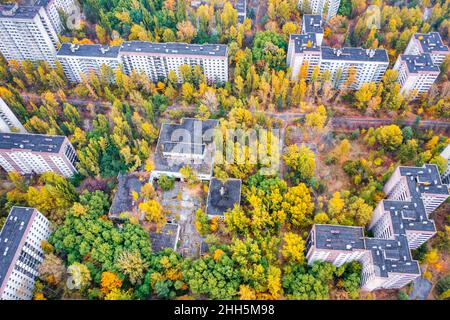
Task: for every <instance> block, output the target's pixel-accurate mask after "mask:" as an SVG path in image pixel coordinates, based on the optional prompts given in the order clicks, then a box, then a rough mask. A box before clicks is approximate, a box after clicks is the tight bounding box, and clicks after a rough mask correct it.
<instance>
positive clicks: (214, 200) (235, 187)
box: [206, 178, 242, 219]
mask: <svg viewBox="0 0 450 320" xmlns="http://www.w3.org/2000/svg"><path fill="white" fill-rule="evenodd" d="M241 188H242V180H240V179H227V180H225V181H222V180H219V179H217V178H212V179H211V181H210V183H209V189H208V198H207V201H206V214H207V215H208V217H209V218H210V219H211V218H214V217H218V218H220V219H224V218H225V212H227V211H228V210H231V209H233V208H234V206H235V205H237V206H239V205H240V203H241Z"/></svg>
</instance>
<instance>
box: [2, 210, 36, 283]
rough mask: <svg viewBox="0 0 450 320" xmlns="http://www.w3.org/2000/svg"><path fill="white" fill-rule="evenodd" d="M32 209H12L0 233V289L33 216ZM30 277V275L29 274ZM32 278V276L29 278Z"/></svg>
mask: <svg viewBox="0 0 450 320" xmlns="http://www.w3.org/2000/svg"><path fill="white" fill-rule="evenodd" d="M34 210H35V209H34V208H25V207H13V208H12V209H11V211H10V213H9V215H8V217H7V218H6V222H5V224H4V225H3V228H2V230H1V232H0V287H1V286H2V284H3V281H4V280H5V277H6V274H7V272H8V269H9V267H10V265H11V263H13V260H14V256H15V254H16V252H17V250H20V249H21V248H19V245H20V242H21V241H22V238H23V237H24V235H25V231H26V229H27V226H28V224H29V223H30V221H31V217H32V216H33V212H34ZM30 275H31V274H30ZM30 277H32V275H31V276H30Z"/></svg>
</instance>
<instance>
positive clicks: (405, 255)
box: [365, 235, 420, 277]
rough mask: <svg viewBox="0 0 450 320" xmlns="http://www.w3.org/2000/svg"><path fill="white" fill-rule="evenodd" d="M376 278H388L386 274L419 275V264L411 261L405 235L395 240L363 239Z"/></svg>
mask: <svg viewBox="0 0 450 320" xmlns="http://www.w3.org/2000/svg"><path fill="white" fill-rule="evenodd" d="M365 241H366V247H367V249H368V250H370V252H371V255H372V261H373V264H374V265H375V266H376V267H377V268H376V269H375V272H376V274H377V276H380V277H388V273H390V272H395V273H411V274H420V269H419V264H418V263H417V261H415V260H412V257H411V251H410V249H409V245H408V239H407V238H406V236H405V235H400V236H396V237H395V239H379V238H365Z"/></svg>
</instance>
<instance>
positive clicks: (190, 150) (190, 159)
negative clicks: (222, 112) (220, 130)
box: [154, 118, 218, 174]
mask: <svg viewBox="0 0 450 320" xmlns="http://www.w3.org/2000/svg"><path fill="white" fill-rule="evenodd" d="M217 125H218V121H217V120H206V121H200V120H198V119H191V118H183V119H182V120H181V123H180V124H176V123H163V124H162V125H161V130H160V133H159V139H158V144H157V146H156V152H155V157H154V162H155V170H156V171H164V172H179V171H180V169H181V168H183V167H184V166H186V165H189V166H190V167H191V168H192V169H193V170H195V171H197V172H198V173H205V174H209V173H211V171H212V165H213V163H212V162H213V156H214V154H213V152H212V151H213V139H212V138H213V134H214V132H213V131H214V130H213V129H214V128H215V127H216V126H217ZM175 151H176V152H175ZM166 152H170V153H172V154H173V156H167V155H164V153H166ZM202 152H203V154H201V153H202ZM176 154H178V156H175V155H176Z"/></svg>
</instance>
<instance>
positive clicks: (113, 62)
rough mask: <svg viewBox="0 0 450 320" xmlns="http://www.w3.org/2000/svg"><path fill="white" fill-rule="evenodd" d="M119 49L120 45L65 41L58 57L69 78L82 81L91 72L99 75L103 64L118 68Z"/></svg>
mask: <svg viewBox="0 0 450 320" xmlns="http://www.w3.org/2000/svg"><path fill="white" fill-rule="evenodd" d="M119 50H120V46H113V47H108V46H102V45H99V44H84V45H76V44H69V43H64V44H63V45H62V46H61V48H60V49H59V51H58V53H57V55H56V57H57V59H58V61H59V62H60V63H61V65H62V67H63V69H64V72H65V74H66V76H67V78H68V79H69V80H70V81H71V82H76V83H80V82H82V80H83V76H88V75H89V74H90V73H91V72H94V73H95V74H97V75H99V74H100V70H101V69H102V67H103V66H107V67H109V68H111V69H112V70H116V69H117V68H118V67H119V64H120V60H119ZM112 80H113V79H112Z"/></svg>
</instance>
